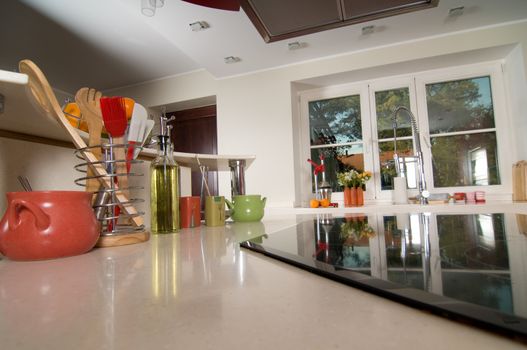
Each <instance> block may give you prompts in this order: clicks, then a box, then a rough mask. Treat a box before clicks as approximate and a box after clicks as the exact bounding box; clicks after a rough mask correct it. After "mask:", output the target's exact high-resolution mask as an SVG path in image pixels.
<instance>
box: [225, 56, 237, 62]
mask: <svg viewBox="0 0 527 350" xmlns="http://www.w3.org/2000/svg"><path fill="white" fill-rule="evenodd" d="M223 60H224V61H225V63H227V64H231V63H237V62H240V61H241V58H240V57H235V56H228V57H225V58H224V59H223Z"/></svg>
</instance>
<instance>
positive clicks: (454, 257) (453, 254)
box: [440, 240, 509, 270]
mask: <svg viewBox="0 0 527 350" xmlns="http://www.w3.org/2000/svg"><path fill="white" fill-rule="evenodd" d="M494 242H495V244H494V246H488V245H478V244H476V245H475V244H473V242H462V243H457V244H451V245H447V246H442V247H441V248H440V256H441V267H443V268H454V269H456V268H462V269H471V270H476V269H477V270H481V269H482V270H507V269H508V268H509V256H508V252H507V242H506V241H504V240H500V241H494Z"/></svg>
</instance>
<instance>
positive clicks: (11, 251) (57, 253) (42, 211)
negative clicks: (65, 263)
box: [0, 191, 100, 260]
mask: <svg viewBox="0 0 527 350" xmlns="http://www.w3.org/2000/svg"><path fill="white" fill-rule="evenodd" d="M91 198H92V193H91V192H81V191H46V192H45V191H42V192H8V193H7V210H6V213H5V214H4V217H3V218H2V220H1V221H0V253H2V254H3V255H5V256H7V257H8V258H10V259H12V260H42V259H53V258H60V257H66V256H72V255H78V254H83V253H86V252H87V251H89V250H90V249H92V248H93V247H94V246H95V243H97V239H98V238H99V232H100V227H99V223H98V221H97V219H96V218H95V214H94V212H93V209H92V207H91Z"/></svg>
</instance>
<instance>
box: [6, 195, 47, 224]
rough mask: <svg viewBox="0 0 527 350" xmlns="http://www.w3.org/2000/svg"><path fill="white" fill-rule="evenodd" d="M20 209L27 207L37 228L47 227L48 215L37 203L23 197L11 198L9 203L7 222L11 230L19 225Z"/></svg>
mask: <svg viewBox="0 0 527 350" xmlns="http://www.w3.org/2000/svg"><path fill="white" fill-rule="evenodd" d="M22 209H27V210H29V211H30V212H31V214H33V216H34V217H35V223H36V226H37V229H38V230H40V231H43V230H45V229H47V228H48V227H49V224H50V219H49V215H48V214H46V213H44V211H43V210H42V209H40V207H39V206H38V205H35V204H33V203H30V202H27V201H25V200H23V199H13V200H12V201H11V203H10V205H9V212H8V214H7V215H8V216H7V222H8V224H9V229H10V230H11V231H14V230H16V228H17V227H18V226H19V225H20V212H21V211H22Z"/></svg>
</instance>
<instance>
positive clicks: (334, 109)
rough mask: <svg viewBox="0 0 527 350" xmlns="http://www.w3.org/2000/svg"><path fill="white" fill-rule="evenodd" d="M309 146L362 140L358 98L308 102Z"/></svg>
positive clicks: (356, 96)
mask: <svg viewBox="0 0 527 350" xmlns="http://www.w3.org/2000/svg"><path fill="white" fill-rule="evenodd" d="M309 130H310V134H311V135H310V138H311V145H312V146H313V145H324V144H335V143H344V142H353V141H360V140H362V127H361V116H360V96H359V95H353V96H344V97H338V98H331V99H327V100H319V101H312V102H309Z"/></svg>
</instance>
